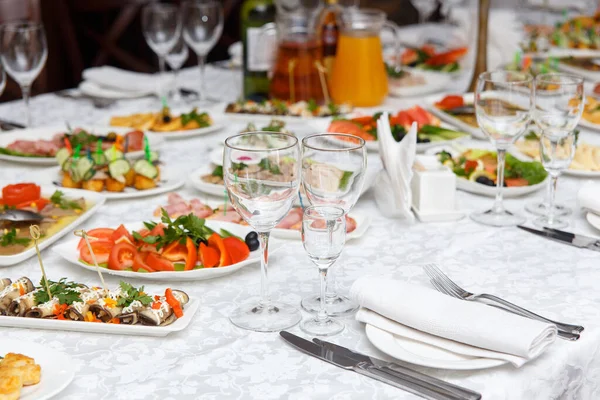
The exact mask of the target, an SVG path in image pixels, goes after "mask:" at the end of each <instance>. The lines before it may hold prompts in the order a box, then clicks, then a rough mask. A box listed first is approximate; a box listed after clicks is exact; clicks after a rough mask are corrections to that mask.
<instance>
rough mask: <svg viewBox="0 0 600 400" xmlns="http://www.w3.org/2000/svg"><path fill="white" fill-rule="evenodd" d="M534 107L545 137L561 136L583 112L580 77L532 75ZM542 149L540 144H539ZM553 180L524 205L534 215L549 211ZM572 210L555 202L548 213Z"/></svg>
mask: <svg viewBox="0 0 600 400" xmlns="http://www.w3.org/2000/svg"><path fill="white" fill-rule="evenodd" d="M534 84H535V108H534V110H533V119H534V120H535V122H536V124H537V125H538V127H539V128H540V129H541V130H542V132H544V133H546V132H547V133H548V135H547V137H548V138H552V137H555V138H556V140H558V139H559V138H560V137H563V136H565V135H568V134H569V133H570V132H572V131H573V130H574V129H575V127H576V126H577V124H578V123H579V119H580V118H581V114H582V113H583V106H584V101H583V78H580V77H578V76H573V75H567V74H542V75H538V76H537V77H536V78H535V82H534ZM540 149H541V147H540ZM553 190H554V188H553V183H552V180H550V181H549V182H548V189H547V191H546V197H545V198H544V200H543V201H542V202H541V203H532V204H528V205H527V206H526V207H525V209H526V210H527V211H529V212H531V213H533V214H536V215H542V216H543V215H547V214H549V207H550V206H549V204H550V197H551V196H552V195H553V194H552V191H553ZM570 213H571V210H570V209H569V208H568V207H567V206H564V205H561V204H554V206H553V208H552V210H551V214H552V215H554V216H560V215H568V214H570Z"/></svg>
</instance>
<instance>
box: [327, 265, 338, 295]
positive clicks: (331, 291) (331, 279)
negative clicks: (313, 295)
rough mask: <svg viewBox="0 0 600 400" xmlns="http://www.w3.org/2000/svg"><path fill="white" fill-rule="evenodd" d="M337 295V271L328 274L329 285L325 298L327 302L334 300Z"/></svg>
mask: <svg viewBox="0 0 600 400" xmlns="http://www.w3.org/2000/svg"><path fill="white" fill-rule="evenodd" d="M336 296H337V290H336V282H335V272H332V273H330V274H327V285H326V288H325V299H326V300H327V302H332V301H333V299H335V297H336Z"/></svg>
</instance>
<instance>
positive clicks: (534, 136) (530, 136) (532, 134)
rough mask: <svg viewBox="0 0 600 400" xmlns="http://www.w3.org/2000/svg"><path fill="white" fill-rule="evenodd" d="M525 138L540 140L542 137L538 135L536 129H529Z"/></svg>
mask: <svg viewBox="0 0 600 400" xmlns="http://www.w3.org/2000/svg"><path fill="white" fill-rule="evenodd" d="M524 139H525V140H539V139H540V138H539V137H538V135H537V133H535V132H534V131H529V133H528V134H527V135H525V136H524Z"/></svg>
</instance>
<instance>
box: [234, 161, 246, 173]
mask: <svg viewBox="0 0 600 400" xmlns="http://www.w3.org/2000/svg"><path fill="white" fill-rule="evenodd" d="M246 168H248V165H246V164H244V163H243V162H241V163H234V162H232V163H231V169H232V170H233V172H237V171H242V170H244V169H246Z"/></svg>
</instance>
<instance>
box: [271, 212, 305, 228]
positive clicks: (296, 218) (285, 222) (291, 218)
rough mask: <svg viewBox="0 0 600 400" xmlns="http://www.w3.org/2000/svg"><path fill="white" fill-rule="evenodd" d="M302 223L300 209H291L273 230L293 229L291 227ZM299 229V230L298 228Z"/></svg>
mask: <svg viewBox="0 0 600 400" xmlns="http://www.w3.org/2000/svg"><path fill="white" fill-rule="evenodd" d="M299 222H300V223H302V209H301V208H292V209H291V210H290V212H289V213H288V215H286V216H285V217H284V218H283V219H282V220H281V222H280V223H279V224H277V226H276V227H275V228H279V229H294V228H292V227H293V226H295V225H297V224H298V223H299ZM298 229H299V228H298Z"/></svg>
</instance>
